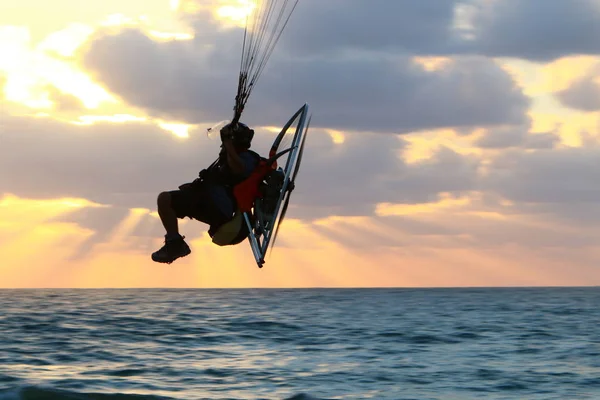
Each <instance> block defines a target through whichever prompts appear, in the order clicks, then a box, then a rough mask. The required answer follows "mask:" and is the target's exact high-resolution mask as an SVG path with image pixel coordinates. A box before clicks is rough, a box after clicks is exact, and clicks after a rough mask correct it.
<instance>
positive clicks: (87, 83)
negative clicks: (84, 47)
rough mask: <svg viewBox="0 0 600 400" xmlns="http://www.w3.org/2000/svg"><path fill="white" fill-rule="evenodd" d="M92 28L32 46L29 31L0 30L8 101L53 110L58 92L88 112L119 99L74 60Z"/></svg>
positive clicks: (0, 69) (73, 28) (70, 30)
mask: <svg viewBox="0 0 600 400" xmlns="http://www.w3.org/2000/svg"><path fill="white" fill-rule="evenodd" d="M91 32H92V28H90V27H87V26H85V25H83V24H72V25H70V26H69V27H67V28H65V29H63V30H61V31H59V32H55V33H53V34H52V35H50V36H48V37H47V38H46V39H45V40H43V41H42V42H41V43H39V44H38V45H37V46H33V45H32V43H31V36H30V32H29V29H28V28H26V27H19V26H3V27H0V54H2V57H0V73H2V74H3V75H4V76H5V86H4V96H5V98H6V100H8V101H12V102H16V103H20V104H23V105H25V106H27V107H30V108H35V109H52V108H54V107H55V106H56V101H55V100H54V99H53V98H52V97H53V93H54V92H55V91H56V90H58V91H59V92H61V93H63V94H69V95H72V96H75V97H76V98H78V99H80V100H81V102H82V103H83V105H84V106H85V107H86V108H88V109H95V108H98V107H99V106H100V105H101V104H102V103H104V102H108V103H116V100H115V99H114V98H113V97H112V96H111V95H110V94H109V93H108V92H106V90H104V89H103V88H102V87H101V86H99V85H98V84H96V83H95V82H93V81H92V80H91V79H90V78H89V77H88V76H87V75H86V74H84V73H83V72H81V71H79V70H78V68H77V66H76V65H75V60H73V59H72V58H71V56H72V55H73V54H74V52H75V51H76V49H77V48H78V47H79V46H80V45H81V44H82V43H83V42H84V41H85V40H87V38H88V36H89V35H90V34H91Z"/></svg>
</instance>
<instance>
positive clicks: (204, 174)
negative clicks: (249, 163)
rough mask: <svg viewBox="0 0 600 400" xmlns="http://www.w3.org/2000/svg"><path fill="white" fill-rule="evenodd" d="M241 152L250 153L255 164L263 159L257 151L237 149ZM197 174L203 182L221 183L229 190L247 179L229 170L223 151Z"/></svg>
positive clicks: (225, 154)
mask: <svg viewBox="0 0 600 400" xmlns="http://www.w3.org/2000/svg"><path fill="white" fill-rule="evenodd" d="M243 152H248V153H250V154H251V155H252V156H253V157H254V158H255V159H256V162H257V164H259V163H260V161H261V160H262V159H263V158H262V157H261V156H260V155H259V154H258V153H256V152H255V151H252V150H250V149H244V150H238V154H240V153H243ZM198 175H199V177H200V179H201V180H202V181H204V182H207V183H212V184H217V185H222V186H225V187H226V188H228V189H230V190H233V188H234V187H235V186H236V185H238V184H239V183H241V182H243V181H244V180H246V179H247V177H244V176H240V175H236V174H234V173H233V172H232V171H231V168H230V167H229V163H228V162H227V153H226V152H225V151H222V152H221V153H220V154H219V157H218V158H217V159H216V160H215V161H214V162H213V163H212V164H211V165H210V166H209V167H208V168H206V169H203V170H202V171H200V173H199V174H198Z"/></svg>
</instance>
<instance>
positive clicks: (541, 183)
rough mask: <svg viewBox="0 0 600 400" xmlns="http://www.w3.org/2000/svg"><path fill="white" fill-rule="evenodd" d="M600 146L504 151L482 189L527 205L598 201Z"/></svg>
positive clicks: (572, 204)
mask: <svg viewBox="0 0 600 400" xmlns="http://www.w3.org/2000/svg"><path fill="white" fill-rule="evenodd" d="M598 182H600V147H599V146H597V145H596V146H590V147H566V148H557V149H544V150H537V151H533V152H523V151H519V150H515V151H507V152H505V153H503V154H502V155H501V156H499V157H498V158H497V159H496V160H494V162H493V163H492V165H491V166H490V172H489V175H488V176H487V177H486V178H485V183H484V189H486V190H488V191H489V192H490V193H496V194H498V195H500V196H502V197H503V198H505V199H508V200H510V201H513V202H518V203H526V204H527V203H529V204H532V203H533V204H536V203H537V204H568V205H569V207H575V206H576V205H577V207H579V205H581V204H587V203H597V202H599V201H600V186H599V185H598Z"/></svg>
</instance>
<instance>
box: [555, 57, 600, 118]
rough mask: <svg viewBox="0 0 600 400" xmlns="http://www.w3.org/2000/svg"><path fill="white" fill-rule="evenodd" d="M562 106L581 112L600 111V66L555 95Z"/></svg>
mask: <svg viewBox="0 0 600 400" xmlns="http://www.w3.org/2000/svg"><path fill="white" fill-rule="evenodd" d="M557 97H558V99H559V100H560V101H561V102H562V104H563V105H565V106H567V107H571V108H574V109H577V110H581V111H598V110H600V64H598V65H597V66H596V67H595V68H593V69H592V70H591V71H590V72H589V73H588V74H586V75H585V76H584V77H582V78H580V79H579V80H577V81H576V82H575V83H573V84H572V85H571V86H570V87H568V88H567V89H565V90H563V91H561V92H559V93H557Z"/></svg>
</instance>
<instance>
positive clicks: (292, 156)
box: [243, 104, 311, 268]
mask: <svg viewBox="0 0 600 400" xmlns="http://www.w3.org/2000/svg"><path fill="white" fill-rule="evenodd" d="M308 111H309V106H308V104H304V105H303V106H302V107H301V108H300V109H298V111H296V113H295V114H294V115H293V116H292V117H291V118H290V119H289V121H288V122H287V123H286V124H285V125H284V126H283V128H282V129H281V131H280V132H279V134H278V135H277V137H276V138H275V141H274V142H273V145H272V146H271V149H270V151H269V160H272V161H274V162H273V163H272V164H271V168H272V169H273V171H272V172H271V174H274V175H277V174H278V175H279V176H280V177H281V181H280V182H279V184H277V183H275V184H276V185H277V189H278V193H277V197H276V198H277V202H276V203H275V206H274V209H270V208H271V207H267V206H266V203H265V200H268V199H267V198H265V197H264V196H263V197H259V198H257V199H256V201H255V203H254V207H253V213H252V215H250V214H249V213H248V212H244V214H243V216H244V221H245V223H246V225H247V228H248V231H249V232H250V234H249V236H248V240H249V242H250V246H251V248H252V252H253V254H254V258H255V260H256V263H257V265H258V267H259V268H262V267H263V265H264V263H265V257H266V254H267V251H268V250H269V246H271V249H272V247H273V246H274V244H275V240H276V239H277V233H278V231H279V227H280V226H281V223H282V222H283V220H284V218H285V214H286V212H287V207H288V204H289V200H290V196H291V193H292V191H293V190H294V189H295V180H296V177H297V175H298V171H299V169H300V163H301V161H302V153H303V152H304V144H305V141H306V135H307V133H308V128H309V126H310V119H311V118H310V117H309V116H308ZM294 122H296V125H295V132H294V136H293V139H292V143H291V144H290V147H288V148H286V149H280V148H279V147H280V144H281V142H282V139H283V137H284V136H285V135H286V133H287V132H288V130H289V129H290V128H292V125H293V124H294ZM284 154H288V157H287V160H286V162H285V165H284V166H283V167H281V166H278V164H277V161H276V160H277V159H278V158H279V157H281V156H282V155H284ZM265 186H266V184H265V183H264V182H263V187H265ZM270 187H271V188H272V187H273V182H271V183H270Z"/></svg>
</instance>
